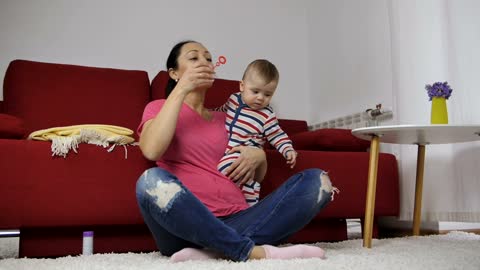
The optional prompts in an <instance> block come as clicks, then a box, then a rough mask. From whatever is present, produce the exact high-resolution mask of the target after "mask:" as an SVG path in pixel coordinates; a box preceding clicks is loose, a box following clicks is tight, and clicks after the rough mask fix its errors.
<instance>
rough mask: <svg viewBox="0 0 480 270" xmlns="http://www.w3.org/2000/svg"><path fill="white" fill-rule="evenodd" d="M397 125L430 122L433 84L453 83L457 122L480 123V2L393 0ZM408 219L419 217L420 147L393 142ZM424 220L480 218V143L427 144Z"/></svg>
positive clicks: (452, 111)
mask: <svg viewBox="0 0 480 270" xmlns="http://www.w3.org/2000/svg"><path fill="white" fill-rule="evenodd" d="M387 7H388V8H387V12H388V16H389V23H390V34H391V54H392V59H391V60H392V89H393V106H394V108H393V111H394V115H395V116H394V117H395V119H394V122H395V123H397V124H428V123H429V121H430V108H431V104H430V102H429V101H428V96H427V94H426V91H425V90H424V88H423V87H424V86H425V84H431V83H433V82H437V81H441V82H443V81H448V83H449V84H450V86H451V87H452V88H453V93H452V96H451V97H450V99H449V100H448V101H447V105H448V112H449V124H458V125H461V124H480V87H479V85H480V1H477V0H451V1H448V0H421V1H417V0H390V1H389V2H388V5H387ZM392 151H393V152H394V153H395V154H396V155H397V158H398V160H399V170H400V192H401V202H400V203H401V213H400V219H404V220H411V219H412V216H413V205H414V191H415V168H416V154H417V147H416V146H406V145H403V146H392ZM422 220H423V221H460V222H480V142H471V143H460V144H451V145H428V146H427V147H426V159H425V174H424V188H423V204H422Z"/></svg>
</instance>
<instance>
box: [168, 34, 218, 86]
mask: <svg viewBox="0 0 480 270" xmlns="http://www.w3.org/2000/svg"><path fill="white" fill-rule="evenodd" d="M177 63H178V68H177V70H176V73H177V75H178V78H181V77H182V75H183V73H184V72H185V70H186V69H187V68H189V67H190V68H192V67H198V66H208V67H211V68H213V65H212V55H211V54H210V52H209V51H208V50H207V48H205V47H204V46H203V45H202V44H200V43H194V42H192V43H187V44H185V45H183V47H182V49H181V50H180V54H179V56H178V58H177Z"/></svg>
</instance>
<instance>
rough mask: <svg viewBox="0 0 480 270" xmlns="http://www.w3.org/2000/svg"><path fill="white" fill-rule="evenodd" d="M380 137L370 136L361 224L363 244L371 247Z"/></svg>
mask: <svg viewBox="0 0 480 270" xmlns="http://www.w3.org/2000/svg"><path fill="white" fill-rule="evenodd" d="M379 145H380V138H379V137H378V136H375V135H374V136H372V141H371V143H370V163H369V165H368V186H367V199H366V205H365V221H364V222H365V224H364V226H363V246H364V247H367V248H371V247H372V232H373V212H374V210H375V190H376V188H377V168H378V152H379Z"/></svg>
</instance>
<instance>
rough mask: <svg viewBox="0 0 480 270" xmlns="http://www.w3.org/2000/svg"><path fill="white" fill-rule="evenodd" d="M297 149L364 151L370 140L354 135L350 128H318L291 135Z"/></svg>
mask: <svg viewBox="0 0 480 270" xmlns="http://www.w3.org/2000/svg"><path fill="white" fill-rule="evenodd" d="M290 138H291V139H292V141H293V147H294V148H295V149H297V150H300V149H302V150H317V151H346V152H363V151H366V150H367V149H368V147H370V142H369V141H366V140H362V139H359V138H357V137H355V136H353V135H352V133H351V130H350V129H335V128H327V129H317V130H314V131H306V132H301V133H297V134H293V135H291V136H290Z"/></svg>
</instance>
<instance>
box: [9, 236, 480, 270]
mask: <svg viewBox="0 0 480 270" xmlns="http://www.w3.org/2000/svg"><path fill="white" fill-rule="evenodd" d="M316 245H317V246H319V247H321V248H324V249H325V250H326V254H327V259H325V260H321V259H293V260H257V261H248V262H231V261H226V260H213V259H212V260H207V261H187V262H181V263H171V262H170V261H169V258H168V257H164V256H162V255H160V253H158V252H152V253H143V254H141V253H140V254H137V253H124V254H94V255H91V256H75V257H72V256H67V257H61V258H56V259H28V258H20V259H15V258H10V259H3V260H0V269H2V270H10V269H15V270H17V269H20V270H23V269H34V270H47V269H48V270H52V269H85V270H95V269H103V270H123V269H128V270H136V269H138V270H140V269H141V270H154V269H158V270H160V269H161V270H165V269H179V270H181V269H195V270H215V269H238V270H255V269H272V270H283V269H296V270H300V269H302V270H303V269H354V270H362V269H382V270H383V269H388V270H393V269H408V270H410V269H422V270H424V269H435V270H437V269H462V270H464V269H475V270H479V269H480V235H476V234H473V233H466V232H450V233H448V234H445V235H432V236H418V237H413V236H410V237H403V238H389V239H379V240H378V239H374V240H373V247H372V248H371V249H367V248H363V247H362V240H361V239H355V240H348V241H343V242H338V243H317V244H316Z"/></svg>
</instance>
